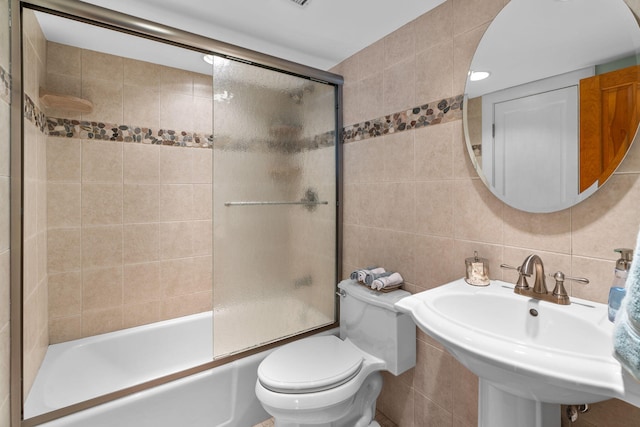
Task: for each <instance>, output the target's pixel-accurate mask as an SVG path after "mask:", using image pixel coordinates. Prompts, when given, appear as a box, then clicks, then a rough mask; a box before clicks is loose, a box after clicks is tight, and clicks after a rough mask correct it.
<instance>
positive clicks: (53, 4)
mask: <svg viewBox="0 0 640 427" xmlns="http://www.w3.org/2000/svg"><path fill="white" fill-rule="evenodd" d="M21 4H22V5H23V6H24V7H28V8H30V9H34V10H39V11H42V12H47V13H52V14H54V15H58V16H62V17H65V18H69V19H73V20H76V21H81V22H87V23H90V24H94V25H98V26H101V27H105V28H108V29H112V30H116V31H120V32H123V33H128V34H132V35H136V36H139V37H144V38H147V39H151V40H156V41H160V42H163V43H169V44H173V45H175V46H179V47H183V48H186V49H189V50H196V51H200V52H202V53H208V54H212V55H217V56H224V57H226V58H229V59H239V60H241V61H243V62H248V63H250V64H253V65H257V66H262V67H265V68H271V69H274V70H279V71H284V72H287V73H290V74H295V75H297V76H300V77H307V78H312V79H316V80H318V81H320V82H325V83H330V84H338V85H340V84H343V83H344V79H343V78H342V76H339V75H337V74H333V73H330V72H328V71H323V70H319V69H317V68H313V67H308V66H306V65H302V64H298V63H295V62H292V61H288V60H286V59H280V58H276V57H274V56H271V55H267V54H264V53H260V52H256V51H254V50H250V49H245V48H242V47H239V46H234V45H232V44H229V43H225V42H221V41H218V40H214V39H210V38H208V37H205V36H201V35H198V34H195V33H190V32H188V31H184V30H180V29H177V28H173V27H169V26H167V25H163V24H158V23H156V22H153V21H148V20H146V19H142V18H138V17H135V16H132V15H127V14H124V13H120V12H116V11H114V10H111V9H107V8H104V7H100V6H95V5H92V4H89V3H84V2H82V1H78V0H26V1H22V2H21Z"/></svg>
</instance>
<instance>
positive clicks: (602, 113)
mask: <svg viewBox="0 0 640 427" xmlns="http://www.w3.org/2000/svg"><path fill="white" fill-rule="evenodd" d="M639 49H640V29H639V27H638V22H637V21H636V19H635V16H634V15H633V13H632V12H631V10H630V9H629V8H628V6H627V5H626V4H625V2H624V1H623V0H511V2H510V3H509V4H507V5H506V6H505V7H504V9H503V10H502V11H501V12H500V13H499V14H498V16H496V18H495V19H494V20H493V22H492V23H491V25H490V26H489V28H488V29H487V31H486V32H485V34H484V35H483V37H482V40H481V41H480V44H479V45H478V48H477V50H476V53H475V55H474V57H473V60H472V62H471V69H470V70H469V74H468V79H467V85H466V88H465V102H464V131H465V137H466V141H467V149H468V151H469V155H470V156H471V161H472V162H473V164H474V166H475V168H476V170H477V171H478V174H479V176H480V177H481V179H482V180H483V181H484V182H485V184H486V185H487V187H488V188H489V189H490V190H491V191H492V192H493V193H494V194H495V195H496V196H497V197H498V198H500V199H501V200H502V201H504V202H505V203H507V204H508V205H510V206H512V207H514V208H516V209H520V210H523V211H527V212H555V211H559V210H562V209H566V208H568V207H571V206H573V205H574V204H576V203H578V202H580V201H582V200H584V199H585V198H587V197H588V196H590V195H591V194H593V193H594V192H595V191H596V190H597V189H598V188H599V187H600V186H601V185H602V184H604V182H605V181H606V179H607V178H608V177H609V176H610V175H611V174H612V173H613V172H614V171H615V169H616V167H617V166H618V165H619V164H620V162H621V161H622V159H623V158H624V156H625V154H626V152H627V150H628V148H629V147H630V145H631V143H632V142H633V138H634V136H635V134H636V130H637V128H638V121H639V117H640V110H636V106H637V103H636V97H637V96H638V95H639V94H640V66H638V64H639V63H640V62H639V56H638V52H639Z"/></svg>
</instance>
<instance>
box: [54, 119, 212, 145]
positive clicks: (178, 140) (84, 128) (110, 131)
mask: <svg viewBox="0 0 640 427" xmlns="http://www.w3.org/2000/svg"><path fill="white" fill-rule="evenodd" d="M47 134H48V135H49V136H57V137H66V138H81V139H95V140H101V141H118V142H137V143H140V144H155V145H170V146H174V147H197V148H211V147H212V143H213V135H211V134H200V133H196V132H187V131H175V130H171V129H158V130H157V131H154V130H152V129H151V128H147V127H142V126H130V125H119V124H115V123H102V122H89V121H82V120H70V119H61V118H56V117H47Z"/></svg>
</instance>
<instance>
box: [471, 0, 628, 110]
mask: <svg viewBox="0 0 640 427" xmlns="http://www.w3.org/2000/svg"><path fill="white" fill-rule="evenodd" d="M639 49H640V30H639V29H638V22H637V21H636V19H635V18H634V15H633V13H632V12H631V11H630V10H629V8H628V7H627V5H626V4H625V2H624V1H623V0H615V1H614V0H579V1H568V0H533V1H511V2H510V3H509V4H508V5H507V6H505V8H504V9H503V10H502V11H501V12H500V14H499V15H498V16H497V17H496V18H495V19H494V20H493V22H492V23H491V26H490V27H489V28H488V29H487V31H486V32H485V34H484V35H483V37H482V40H481V41H480V44H479V45H478V48H477V50H476V53H475V56H474V57H473V61H472V63H471V69H472V70H474V71H487V72H490V73H491V75H490V77H489V78H487V79H486V80H482V81H477V82H472V84H470V85H467V89H466V92H467V94H468V95H469V97H470V98H473V97H476V96H480V95H482V94H486V93H491V92H494V91H496V90H500V89H504V88H509V87H513V86H517V85H520V84H523V83H527V82H532V81H536V80H540V79H543V78H547V77H550V76H557V75H560V74H563V73H567V72H570V71H575V70H580V69H583V68H587V67H593V66H594V65H598V64H604V63H607V62H610V61H614V60H618V59H620V58H625V57H632V56H634V55H637V54H638V53H639V52H640V51H639Z"/></svg>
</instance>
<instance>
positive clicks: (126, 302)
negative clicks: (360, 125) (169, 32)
mask: <svg viewBox="0 0 640 427" xmlns="http://www.w3.org/2000/svg"><path fill="white" fill-rule="evenodd" d="M23 46H24V57H23V66H24V75H25V78H24V96H25V105H26V117H25V121H24V171H25V180H24V187H23V188H24V201H25V202H24V211H25V217H24V285H23V292H24V300H23V319H24V320H23V325H24V327H23V331H24V333H23V349H22V354H23V361H24V362H23V397H24V399H23V400H24V417H25V419H26V418H32V417H40V416H42V415H44V414H47V413H49V412H51V411H55V410H58V409H60V408H65V407H68V406H70V405H75V404H78V403H80V402H83V401H87V400H90V399H93V398H96V397H98V396H103V395H107V394H109V393H114V392H118V391H119V390H123V389H127V388H129V387H132V386H136V385H139V384H141V383H145V382H149V381H153V380H155V379H157V378H161V377H165V376H167V375H171V374H174V373H176V372H184V371H186V370H189V369H192V368H194V367H197V366H202V365H205V364H207V363H209V362H211V361H213V360H220V359H224V358H225V357H229V356H232V355H235V354H238V353H241V352H243V351H246V350H247V349H252V348H259V347H260V346H262V345H264V344H266V343H271V342H274V341H277V340H280V339H282V338H284V337H290V336H293V335H296V334H299V333H302V332H305V331H310V330H315V329H318V328H321V327H324V326H327V325H332V324H334V323H335V321H336V314H335V295H334V288H335V284H336V283H337V281H336V279H337V261H336V247H337V246H336V239H337V237H336V233H337V231H336V230H337V227H336V223H337V213H336V198H337V191H336V188H337V187H336V150H337V147H336V144H335V139H336V126H337V123H336V122H337V119H336V108H335V105H336V94H337V90H336V86H335V85H332V84H327V83H323V82H320V81H315V80H314V81H312V80H310V79H308V78H304V77H301V76H296V75H291V74H288V73H283V72H279V71H276V70H273V69H267V68H263V67H257V66H254V65H251V64H247V63H243V62H237V61H233V60H230V59H226V58H223V57H220V56H211V55H204V56H203V53H202V52H199V51H197V50H190V49H186V48H180V47H176V46H172V45H170V44H165V43H161V42H158V41H152V40H149V39H146V38H142V37H136V36H132V35H128V34H124V33H120V32H116V31H114V30H110V29H106V28H102V27H97V26H92V25H89V24H87V23H83V22H79V21H77V20H71V19H67V18H63V17H60V16H56V15H53V14H47V13H44V12H41V11H33V10H30V9H28V8H24V9H23ZM310 194H313V195H314V197H313V198H312V197H310V196H309V195H310ZM273 202H276V203H273Z"/></svg>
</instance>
